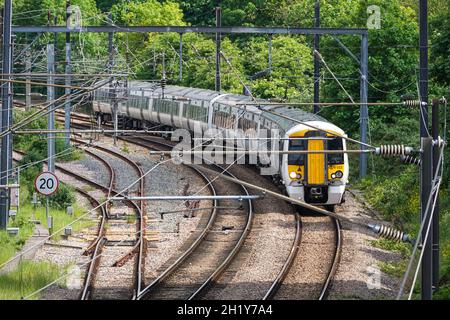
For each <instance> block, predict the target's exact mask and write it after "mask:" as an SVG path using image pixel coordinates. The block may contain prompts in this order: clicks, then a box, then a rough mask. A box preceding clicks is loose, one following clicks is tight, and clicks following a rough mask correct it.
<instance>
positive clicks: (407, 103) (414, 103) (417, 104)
mask: <svg viewBox="0 0 450 320" xmlns="http://www.w3.org/2000/svg"><path fill="white" fill-rule="evenodd" d="M403 105H404V106H406V107H411V108H415V107H420V106H423V105H426V102H422V101H420V100H405V101H403Z"/></svg>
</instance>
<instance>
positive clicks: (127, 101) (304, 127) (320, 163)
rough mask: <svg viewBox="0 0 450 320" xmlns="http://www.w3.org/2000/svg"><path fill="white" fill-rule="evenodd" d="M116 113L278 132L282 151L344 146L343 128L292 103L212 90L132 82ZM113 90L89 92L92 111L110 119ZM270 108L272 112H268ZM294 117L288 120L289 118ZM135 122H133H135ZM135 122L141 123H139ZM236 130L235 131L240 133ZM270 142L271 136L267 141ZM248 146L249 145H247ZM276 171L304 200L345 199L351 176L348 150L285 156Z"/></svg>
mask: <svg viewBox="0 0 450 320" xmlns="http://www.w3.org/2000/svg"><path fill="white" fill-rule="evenodd" d="M119 92H123V93H126V94H119V95H118V100H119V101H121V102H120V103H119V105H118V106H119V115H120V116H122V117H126V118H128V120H130V121H128V123H130V122H131V123H133V124H135V123H136V121H138V122H140V126H142V125H143V124H144V123H146V122H148V123H153V124H158V125H163V126H167V127H172V128H183V129H187V130H190V131H201V132H204V131H206V130H208V129H221V130H223V132H224V136H225V137H226V138H233V137H236V136H237V135H239V134H242V132H244V136H246V135H250V133H251V134H252V135H256V136H259V133H260V131H261V130H263V129H266V130H269V131H274V130H278V132H279V134H280V138H282V139H280V142H279V143H280V145H279V149H281V150H309V151H317V150H345V149H346V140H345V139H344V138H343V137H346V135H345V132H344V131H343V130H342V129H340V128H339V127H337V126H336V125H334V124H332V123H330V122H328V121H327V120H325V119H324V118H322V117H320V116H318V115H314V114H311V113H308V112H305V111H303V110H300V109H297V108H291V107H281V106H277V107H273V106H267V105H264V101H258V102H260V103H261V105H260V106H258V107H257V106H254V105H245V103H246V102H251V98H250V97H248V96H244V95H238V94H229V93H220V92H216V91H212V90H204V89H196V88H186V87H180V86H166V87H165V88H164V89H162V88H161V87H160V86H156V85H155V84H154V83H147V82H143V81H130V82H128V88H126V90H119ZM112 98H113V95H112V90H111V88H109V87H107V86H105V87H102V88H100V89H98V90H97V91H95V93H94V94H93V102H92V107H93V111H94V112H95V113H96V114H97V115H98V116H100V117H101V118H103V119H106V120H111V119H112V118H111V114H112ZM269 111H274V112H275V113H276V114H274V113H272V112H269ZM291 119H292V120H291ZM134 126H136V125H134ZM140 126H139V127H140ZM238 133H239V134H238ZM246 133H248V134H246ZM267 143H268V144H269V147H268V148H269V149H270V148H271V146H270V144H271V143H272V140H270V139H269V140H267ZM245 147H247V148H248V146H245ZM280 164H281V165H280V166H279V171H278V172H277V175H278V176H279V178H280V180H281V182H282V183H283V184H284V186H285V188H286V192H287V194H288V195H289V196H290V197H293V198H296V199H300V200H302V201H305V202H307V203H311V204H316V205H325V206H327V207H328V209H330V210H332V209H333V206H334V205H336V204H339V203H341V202H342V201H343V194H344V191H345V186H346V182H347V180H348V176H349V166H348V156H347V154H346V153H331V154H324V153H308V154H283V155H281V156H280Z"/></svg>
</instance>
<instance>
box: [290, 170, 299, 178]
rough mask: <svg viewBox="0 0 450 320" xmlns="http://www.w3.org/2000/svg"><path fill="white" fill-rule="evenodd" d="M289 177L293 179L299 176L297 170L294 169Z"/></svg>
mask: <svg viewBox="0 0 450 320" xmlns="http://www.w3.org/2000/svg"><path fill="white" fill-rule="evenodd" d="M289 177H290V178H291V179H295V178H297V172H295V171H292V172H291V173H289Z"/></svg>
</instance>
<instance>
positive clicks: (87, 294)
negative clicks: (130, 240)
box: [15, 140, 145, 300]
mask: <svg viewBox="0 0 450 320" xmlns="http://www.w3.org/2000/svg"><path fill="white" fill-rule="evenodd" d="M76 142H77V143H80V144H83V145H86V143H85V142H83V141H81V140H76ZM15 152H16V153H18V154H20V155H22V156H23V155H25V153H23V152H20V151H15ZM85 152H86V153H87V154H88V155H89V156H91V157H93V158H95V159H97V160H99V161H100V162H101V163H102V164H103V165H104V166H105V168H107V171H108V172H109V176H110V179H109V184H108V186H104V185H102V184H101V183H98V182H96V181H94V180H93V179H89V178H87V177H85V176H83V175H80V174H78V173H75V172H73V171H71V170H68V169H66V168H65V167H64V166H61V165H58V164H56V165H55V168H56V169H57V170H58V171H60V172H62V173H64V174H66V175H68V176H71V177H74V178H76V179H77V180H79V181H81V182H83V183H85V184H87V185H90V186H92V187H94V188H95V189H97V190H101V191H102V192H103V193H104V194H105V195H106V196H110V195H113V196H118V195H120V194H119V192H118V191H117V190H115V189H114V188H113V185H114V180H115V172H114V170H113V168H112V166H111V165H110V163H108V161H107V160H105V159H104V158H103V157H101V156H100V155H98V154H96V153H94V152H92V151H89V150H87V149H85ZM110 153H111V154H114V152H113V151H111V152H110ZM116 156H118V154H117V155H116ZM122 157H123V156H122ZM122 159H123V160H124V161H125V159H127V158H126V157H123V158H122ZM16 160H17V159H16ZM127 162H128V159H127ZM129 163H131V161H130V162H129ZM134 165H135V169H136V170H137V164H135V163H134ZM140 172H142V171H140ZM142 180H143V179H141V181H142ZM142 185H143V182H142ZM75 189H76V191H77V192H78V193H80V194H82V195H83V196H85V197H87V198H88V200H89V201H90V202H91V203H92V204H93V205H95V206H96V207H98V206H99V210H100V215H101V216H100V221H99V224H98V228H97V232H96V237H95V239H94V240H93V241H92V243H91V244H90V245H89V246H88V248H87V249H86V250H85V253H86V254H89V255H90V260H89V263H88V265H87V271H86V276H85V278H84V282H83V286H82V289H81V293H80V299H81V300H89V299H99V298H102V294H99V293H98V290H97V291H96V290H95V289H96V286H95V282H96V278H97V276H98V273H99V272H98V271H99V268H100V267H101V261H102V256H103V254H102V253H103V251H104V248H105V244H106V243H107V241H108V239H107V236H108V234H107V229H108V228H107V225H108V223H109V222H111V216H110V213H109V203H106V204H104V205H102V206H100V201H99V200H98V199H96V198H95V197H93V196H91V195H90V194H89V193H88V192H86V191H84V190H83V189H81V188H79V187H76V188H75ZM140 190H142V189H139V195H142V193H141V191H140ZM124 202H125V203H126V205H127V206H128V207H130V208H131V209H133V210H134V211H135V213H136V216H137V219H136V229H137V231H136V233H135V232H133V234H136V237H137V239H136V244H135V245H134V246H133V247H132V248H131V249H130V250H129V253H128V254H127V255H126V256H124V257H122V258H121V259H119V260H117V261H118V262H119V263H120V262H121V260H122V261H124V260H125V262H126V260H128V259H129V258H131V257H132V256H133V255H134V254H135V252H137V253H136V255H137V258H136V259H135V267H134V268H135V271H134V284H133V289H132V294H131V295H129V296H128V297H127V296H126V295H128V292H121V291H120V290H116V291H117V292H118V294H114V295H113V296H114V297H115V298H125V297H126V298H132V297H134V296H136V295H137V293H138V292H139V290H140V286H141V284H142V279H143V263H144V257H145V250H144V248H145V246H144V244H145V241H143V240H142V239H144V232H141V230H144V229H145V228H143V225H144V219H143V218H142V212H143V206H141V205H137V204H136V203H135V202H133V201H128V200H127V201H124ZM141 240H142V241H141ZM119 242H120V240H119ZM137 248H138V249H139V250H136V249H137ZM123 291H127V290H123ZM117 292H116V293H117ZM106 295H107V296H108V297H109V298H111V296H110V295H109V294H108V293H107V294H106Z"/></svg>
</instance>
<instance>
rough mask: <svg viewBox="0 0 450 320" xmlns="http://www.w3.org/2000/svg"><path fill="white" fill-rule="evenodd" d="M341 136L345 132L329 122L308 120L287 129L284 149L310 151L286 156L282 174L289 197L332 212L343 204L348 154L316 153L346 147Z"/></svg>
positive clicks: (347, 173) (347, 171) (284, 156)
mask: <svg viewBox="0 0 450 320" xmlns="http://www.w3.org/2000/svg"><path fill="white" fill-rule="evenodd" d="M318 129H320V130H318ZM342 137H345V132H344V131H343V130H342V129H340V128H339V127H337V126H335V125H333V124H331V123H329V122H326V121H309V122H305V124H300V125H296V126H294V127H292V128H291V129H290V130H289V131H288V132H286V135H285V139H286V140H285V143H284V144H283V145H284V147H283V149H284V150H305V151H306V150H307V151H310V152H309V153H303V154H285V155H283V161H282V168H281V176H282V179H283V181H284V184H285V186H286V191H287V193H288V194H289V196H290V197H292V198H295V199H299V200H302V201H305V202H307V203H310V204H314V205H323V206H325V207H326V209H328V210H331V211H332V210H334V206H335V205H336V204H340V203H342V201H343V196H344V192H345V186H346V183H347V180H348V175H349V166H348V155H347V154H346V153H314V152H313V151H317V150H345V149H346V141H345V139H343V138H342Z"/></svg>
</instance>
